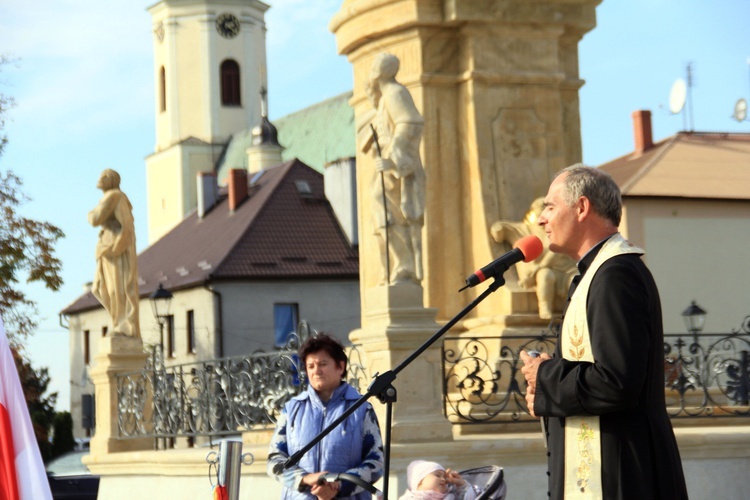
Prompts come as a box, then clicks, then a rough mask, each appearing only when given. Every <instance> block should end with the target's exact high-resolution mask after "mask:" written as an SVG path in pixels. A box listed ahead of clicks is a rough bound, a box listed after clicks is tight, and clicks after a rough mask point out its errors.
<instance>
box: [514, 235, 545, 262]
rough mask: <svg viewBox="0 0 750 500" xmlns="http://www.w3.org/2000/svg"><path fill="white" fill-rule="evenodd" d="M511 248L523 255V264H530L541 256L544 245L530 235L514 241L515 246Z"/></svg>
mask: <svg viewBox="0 0 750 500" xmlns="http://www.w3.org/2000/svg"><path fill="white" fill-rule="evenodd" d="M513 248H517V249H519V250H520V251H521V253H522V254H523V261H524V262H531V261H532V260H534V259H536V258H537V257H539V256H540V255H542V250H544V245H543V244H542V240H540V239H539V238H537V237H536V236H534V235H533V234H530V235H528V236H524V237H523V238H521V239H520V240H518V241H516V244H515V245H513Z"/></svg>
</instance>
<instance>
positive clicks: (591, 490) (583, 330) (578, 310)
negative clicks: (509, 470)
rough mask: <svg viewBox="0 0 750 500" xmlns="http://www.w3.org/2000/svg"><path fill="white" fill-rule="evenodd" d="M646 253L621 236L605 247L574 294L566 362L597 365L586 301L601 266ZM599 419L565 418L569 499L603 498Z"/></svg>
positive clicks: (565, 335)
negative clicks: (622, 257) (613, 259)
mask: <svg viewBox="0 0 750 500" xmlns="http://www.w3.org/2000/svg"><path fill="white" fill-rule="evenodd" d="M628 253H637V254H641V255H642V254H644V253H645V252H644V251H643V250H641V249H640V248H638V247H636V246H635V245H633V244H632V243H630V242H629V241H628V240H626V239H625V238H623V237H622V236H621V235H620V234H619V233H617V234H615V235H613V236H612V237H611V238H610V239H609V240H607V241H606V242H605V243H604V245H603V246H602V248H601V250H599V253H598V254H597V256H596V257H595V258H594V260H593V262H592V263H591V266H590V267H589V268H588V269H587V270H586V274H584V275H583V278H581V281H580V283H578V286H577V287H576V289H575V292H573V296H572V297H571V299H570V305H569V306H568V310H567V311H566V313H565V319H564V320H563V325H562V334H561V335H560V349H561V351H562V356H563V358H564V359H567V360H570V361H587V362H590V363H593V362H594V353H593V351H592V349H591V338H590V336H589V326H588V320H587V318H586V298H587V297H588V294H589V287H590V286H591V280H592V279H593V278H594V275H595V274H596V271H597V270H598V269H599V267H600V266H601V265H602V264H603V263H604V262H606V261H607V260H609V259H611V258H612V257H614V256H616V255H623V254H628ZM600 434H601V433H600V429H599V417H578V416H574V417H566V418H565V496H564V498H565V500H570V499H600V498H602V453H601V435H600Z"/></svg>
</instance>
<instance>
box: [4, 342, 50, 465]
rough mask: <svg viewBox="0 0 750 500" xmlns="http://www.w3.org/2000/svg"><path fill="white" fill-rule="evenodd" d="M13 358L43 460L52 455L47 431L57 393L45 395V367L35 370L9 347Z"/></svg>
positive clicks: (16, 351)
mask: <svg viewBox="0 0 750 500" xmlns="http://www.w3.org/2000/svg"><path fill="white" fill-rule="evenodd" d="M11 352H12V353H13V360H14V361H15V362H16V368H17V369H18V378H19V379H20V380H21V386H22V387H23V395H24V397H25V398H26V405H27V406H28V407H29V416H30V417H31V423H32V424H33V426H34V435H35V436H36V440H37V443H39V451H40V452H41V453H42V459H43V460H44V461H47V460H49V459H50V458H51V457H52V444H51V443H50V441H49V431H50V429H51V428H52V424H53V423H54V422H55V403H56V402H57V393H56V392H53V393H52V394H49V395H46V392H47V387H48V386H49V381H50V378H49V371H48V370H47V368H40V369H39V370H35V369H34V368H33V367H32V366H31V363H29V362H28V361H26V360H25V359H23V357H22V356H21V354H19V352H18V350H16V349H13V348H11Z"/></svg>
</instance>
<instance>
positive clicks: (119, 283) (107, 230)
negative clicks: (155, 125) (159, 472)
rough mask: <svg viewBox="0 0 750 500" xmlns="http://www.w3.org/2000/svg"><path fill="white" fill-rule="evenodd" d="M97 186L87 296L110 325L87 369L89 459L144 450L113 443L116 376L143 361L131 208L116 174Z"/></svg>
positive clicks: (141, 443)
mask: <svg viewBox="0 0 750 500" xmlns="http://www.w3.org/2000/svg"><path fill="white" fill-rule="evenodd" d="M97 187H98V188H99V189H101V190H102V192H103V196H102V198H101V200H100V201H99V204H98V205H97V206H96V207H95V208H94V209H93V210H91V212H89V215H88V220H89V223H90V224H91V225H92V226H95V227H100V228H101V229H100V231H99V241H98V242H97V245H96V273H95V275H94V282H93V284H92V290H91V291H92V293H93V294H94V296H95V297H96V298H97V300H99V302H101V304H102V306H103V307H104V309H106V311H107V312H108V313H109V316H110V318H111V324H110V330H109V333H108V334H107V336H106V337H105V338H103V339H101V341H100V344H99V345H100V349H99V352H98V353H97V355H96V356H95V357H94V360H95V364H94V366H93V367H92V369H91V378H92V380H93V382H94V386H95V390H96V432H95V434H94V437H93V439H92V440H91V453H92V455H93V456H94V457H96V455H105V454H107V453H112V452H116V451H126V450H134V449H142V448H145V447H148V445H149V441H148V440H144V439H137V440H129V441H120V440H118V439H117V437H118V434H119V431H118V420H117V417H118V398H117V379H116V376H117V375H118V374H119V373H124V372H133V371H137V370H140V369H141V368H143V366H144V363H145V361H146V354H145V353H144V352H143V342H142V341H141V334H140V326H139V318H138V303H139V300H140V298H139V295H138V257H137V255H136V250H135V224H134V221H133V214H132V210H133V207H132V205H131V204H130V201H129V200H128V197H127V196H126V195H125V193H123V192H122V191H120V175H119V174H118V173H117V172H115V171H114V170H111V169H106V170H104V171H103V172H102V173H101V176H100V177H99V182H98V183H97ZM90 460H95V458H91V459H90Z"/></svg>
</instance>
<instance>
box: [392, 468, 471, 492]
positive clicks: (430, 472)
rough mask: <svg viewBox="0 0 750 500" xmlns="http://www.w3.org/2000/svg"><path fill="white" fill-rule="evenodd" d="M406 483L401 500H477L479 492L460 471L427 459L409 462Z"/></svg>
mask: <svg viewBox="0 0 750 500" xmlns="http://www.w3.org/2000/svg"><path fill="white" fill-rule="evenodd" d="M406 483H407V486H408V489H407V490H406V493H404V494H403V495H401V498H400V499H399V500H475V499H476V497H477V493H478V492H477V491H475V490H474V487H473V486H472V485H471V484H469V483H467V482H466V480H465V479H463V478H462V477H461V474H459V473H458V472H456V471H453V470H450V469H445V468H444V467H443V466H442V465H440V464H439V463H437V462H428V461H426V460H414V461H413V462H412V463H410V464H409V467H407V469H406Z"/></svg>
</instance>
